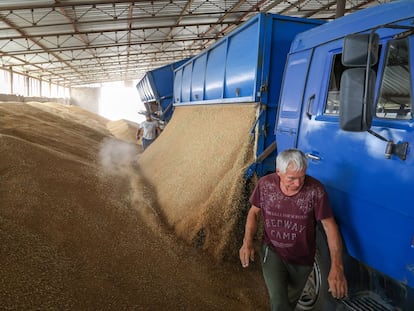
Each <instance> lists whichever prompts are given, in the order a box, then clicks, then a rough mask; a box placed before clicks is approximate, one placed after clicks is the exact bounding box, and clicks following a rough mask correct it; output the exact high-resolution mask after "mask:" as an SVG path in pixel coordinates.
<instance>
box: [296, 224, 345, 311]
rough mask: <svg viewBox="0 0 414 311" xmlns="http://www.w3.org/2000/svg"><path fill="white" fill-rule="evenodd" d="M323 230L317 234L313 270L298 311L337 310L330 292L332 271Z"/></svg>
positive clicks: (319, 230) (297, 307) (297, 308)
mask: <svg viewBox="0 0 414 311" xmlns="http://www.w3.org/2000/svg"><path fill="white" fill-rule="evenodd" d="M321 230H322V231H323V229H318V232H317V240H316V241H317V249H316V255H315V263H314V264H313V270H312V272H311V274H310V275H309V278H308V281H307V283H306V285H305V288H304V290H303V293H302V296H301V297H300V299H299V302H298V305H297V306H296V310H297V311H309V310H312V311H329V310H336V308H337V303H336V301H335V299H334V298H333V297H332V295H331V294H330V293H329V292H328V289H329V285H328V274H329V269H330V265H331V263H330V257H329V249H328V245H327V242H326V238H325V235H324V233H323V232H321Z"/></svg>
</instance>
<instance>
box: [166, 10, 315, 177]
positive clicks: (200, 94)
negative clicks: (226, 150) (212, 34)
mask: <svg viewBox="0 0 414 311" xmlns="http://www.w3.org/2000/svg"><path fill="white" fill-rule="evenodd" d="M322 23H323V21H319V20H313V19H302V18H294V17H288V16H281V15H276V14H263V13H259V14H257V15H256V16H255V17H253V18H251V19H250V20H249V21H247V22H245V23H244V24H242V25H241V26H240V27H238V28H237V29H236V30H234V31H233V32H231V33H230V34H229V35H227V36H226V37H224V38H222V39H221V40H219V41H218V42H216V43H215V44H214V45H212V46H211V47H209V48H208V49H206V50H205V51H203V52H202V53H200V54H199V55H197V56H195V57H193V58H192V59H190V60H189V61H187V62H186V63H185V64H183V65H182V66H181V67H179V68H177V69H176V70H175V72H174V106H180V105H198V104H203V105H205V104H234V103H249V104H251V103H257V105H258V118H257V122H256V124H255V126H254V128H253V129H252V134H254V133H256V135H257V137H256V161H255V163H253V164H252V166H251V167H250V168H249V170H248V172H247V177H249V176H251V175H252V174H253V173H254V172H256V173H257V175H259V176H261V175H265V174H266V173H268V172H271V171H274V169H275V157H276V151H275V150H276V143H275V135H274V127H275V121H276V111H277V106H278V102H279V93H280V86H281V83H282V78H283V70H284V66H285V61H286V56H287V54H288V52H289V49H290V45H291V42H292V40H293V39H294V38H295V36H296V35H297V34H298V33H301V32H303V31H305V30H308V29H310V28H313V27H315V26H319V25H320V24H322Z"/></svg>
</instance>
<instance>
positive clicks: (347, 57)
mask: <svg viewBox="0 0 414 311" xmlns="http://www.w3.org/2000/svg"><path fill="white" fill-rule="evenodd" d="M378 44H379V36H378V34H377V33H374V32H371V33H369V34H357V35H349V36H346V37H345V38H344V46H343V51H342V64H343V65H344V66H346V67H353V68H349V69H346V70H345V71H344V72H343V73H342V77H341V86H340V93H339V99H340V109H339V125H340V127H341V129H343V130H344V131H354V132H360V131H366V130H369V129H370V128H371V124H372V118H373V110H374V108H373V106H374V95H375V94H374V93H375V80H376V73H375V71H374V70H372V69H371V67H372V66H373V65H375V64H376V63H377V60H378Z"/></svg>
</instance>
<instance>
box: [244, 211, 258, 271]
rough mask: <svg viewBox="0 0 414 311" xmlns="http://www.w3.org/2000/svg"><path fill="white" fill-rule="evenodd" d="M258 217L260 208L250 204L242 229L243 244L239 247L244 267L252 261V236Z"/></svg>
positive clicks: (255, 229)
mask: <svg viewBox="0 0 414 311" xmlns="http://www.w3.org/2000/svg"><path fill="white" fill-rule="evenodd" d="M259 217H260V208H258V207H256V206H254V205H252V207H251V208H250V210H249V213H248V214H247V219H246V226H245V230H244V238H243V245H242V247H241V248H240V251H239V256H240V262H241V264H242V266H243V267H244V268H246V267H248V266H249V263H250V261H254V243H253V240H254V236H255V234H256V231H257V225H258V222H259Z"/></svg>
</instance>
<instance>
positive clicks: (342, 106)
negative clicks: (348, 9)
mask: <svg viewBox="0 0 414 311" xmlns="http://www.w3.org/2000/svg"><path fill="white" fill-rule="evenodd" d="M413 25H414V3H413V2H412V1H396V2H392V3H389V4H386V5H380V6H377V7H373V8H371V9H366V10H363V11H359V12H356V13H353V14H350V15H348V16H345V17H342V18H339V19H337V20H335V21H332V22H330V23H327V24H324V25H321V26H319V27H317V28H314V29H311V30H309V31H306V32H304V33H301V34H299V35H298V36H297V37H296V39H295V40H294V41H293V43H292V46H291V50H290V52H289V55H288V58H287V63H286V67H285V73H284V79H283V86H282V91H281V97H280V102H279V110H278V116H277V121H276V127H275V135H276V141H277V149H278V152H280V151H282V150H284V149H287V148H299V149H301V150H302V151H303V152H304V153H305V154H306V155H307V157H308V159H309V168H308V174H309V175H311V176H314V177H316V178H318V179H319V180H320V181H321V182H322V183H323V184H324V185H325V187H326V189H327V191H328V194H329V198H330V202H331V206H332V208H333V210H334V214H335V218H336V220H337V222H338V225H339V228H340V231H341V234H342V237H343V240H344V248H345V252H346V253H345V254H344V256H345V258H346V261H345V262H346V266H345V269H346V275H347V279H348V282H349V287H350V293H349V294H350V295H349V298H347V299H345V300H343V301H341V302H337V301H334V300H333V299H332V298H330V296H329V295H328V294H327V287H326V286H327V284H324V282H325V280H326V277H327V275H326V273H327V271H329V267H327V266H328V265H329V260H328V259H327V257H329V256H328V255H329V253H327V250H326V242H325V241H324V237H323V234H322V233H321V236H320V237H319V238H318V252H317V258H316V259H317V260H316V262H315V267H314V271H313V273H312V275H311V278H310V280H309V282H308V285H307V289H306V290H305V292H304V295H303V297H302V298H301V301H300V303H299V307H298V308H299V309H301V310H329V308H335V306H336V305H337V304H343V305H345V307H348V308H349V309H350V310H367V306H366V303H367V301H368V303H369V304H370V306H373V309H372V310H413V309H412V308H413V306H414V208H413V203H412V202H411V199H412V193H411V191H412V190H411V189H412V188H411V187H412V185H414V154H413V152H412V148H413V145H414V133H413V129H414V120H413V91H414V87H413V81H414V76H413V75H414V67H413V66H414V49H413V46H414V27H413ZM346 310H347V309H346ZM369 310H371V309H369Z"/></svg>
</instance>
